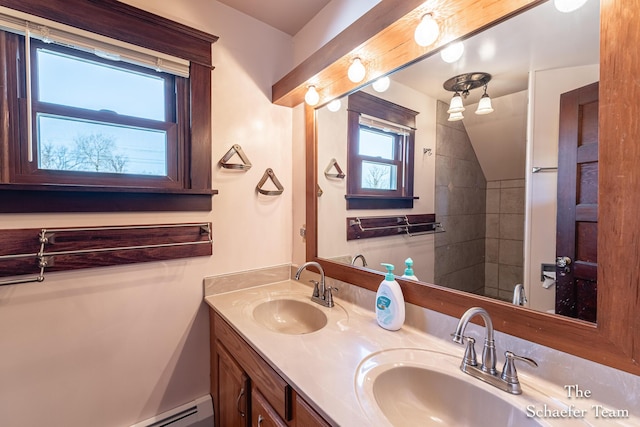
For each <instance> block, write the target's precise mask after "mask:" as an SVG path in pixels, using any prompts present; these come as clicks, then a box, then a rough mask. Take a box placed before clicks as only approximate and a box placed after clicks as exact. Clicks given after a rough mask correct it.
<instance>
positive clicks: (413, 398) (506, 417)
mask: <svg viewBox="0 0 640 427" xmlns="http://www.w3.org/2000/svg"><path fill="white" fill-rule="evenodd" d="M460 357H461V355H458V356H454V355H452V354H449V353H443V352H440V351H437V350H433V351H430V350H422V349H410V348H406V349H400V348H398V349H389V350H383V351H380V352H377V353H372V354H371V355H369V356H367V357H365V358H364V359H363V360H362V361H361V362H360V365H359V366H358V369H357V371H356V376H355V387H356V390H355V391H356V395H357V396H358V401H359V403H360V406H361V407H362V409H363V410H364V411H365V412H366V413H367V414H368V415H369V417H370V418H371V421H372V425H376V426H399V427H410V426H416V427H417V426H420V427H435V426H438V427H445V426H446V427H448V426H456V427H498V426H499V427H532V426H549V425H553V426H556V425H559V426H567V427H569V426H585V425H586V424H585V423H584V422H583V420H582V419H579V418H576V419H573V418H570V419H553V420H552V421H553V422H552V423H549V422H548V420H546V419H542V418H539V417H537V416H532V415H531V413H530V410H529V409H531V410H533V409H541V408H548V409H550V410H560V409H566V408H564V407H563V405H562V404H560V402H557V401H555V400H554V399H552V398H550V397H549V396H547V395H545V394H542V393H540V392H538V391H536V390H534V389H532V387H529V386H528V385H524V386H523V394H521V395H517V396H516V395H512V394H509V393H506V392H504V391H502V390H499V389H497V388H495V387H493V386H491V385H488V384H485V383H483V382H482V381H480V380H479V379H477V378H473V377H471V376H470V375H467V374H465V373H463V372H461V371H460V369H459V365H460Z"/></svg>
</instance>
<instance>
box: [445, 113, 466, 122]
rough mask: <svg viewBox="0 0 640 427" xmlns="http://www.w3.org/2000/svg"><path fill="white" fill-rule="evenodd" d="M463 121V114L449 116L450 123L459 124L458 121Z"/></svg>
mask: <svg viewBox="0 0 640 427" xmlns="http://www.w3.org/2000/svg"><path fill="white" fill-rule="evenodd" d="M462 119H464V116H463V115H462V113H461V112H458V113H451V114H449V118H448V119H447V120H448V121H450V122H457V121H458V120H462Z"/></svg>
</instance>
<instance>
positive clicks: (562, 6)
mask: <svg viewBox="0 0 640 427" xmlns="http://www.w3.org/2000/svg"><path fill="white" fill-rule="evenodd" d="M586 2H587V0H553V5H554V6H555V7H556V9H558V10H559V11H560V12H565V13H569V12H573V11H574V10H578V9H580V8H581V7H582V6H584V4H585V3H586Z"/></svg>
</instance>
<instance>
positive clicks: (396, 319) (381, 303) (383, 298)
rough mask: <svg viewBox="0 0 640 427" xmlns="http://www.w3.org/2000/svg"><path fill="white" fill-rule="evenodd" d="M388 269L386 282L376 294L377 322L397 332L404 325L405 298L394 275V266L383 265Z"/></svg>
mask: <svg viewBox="0 0 640 427" xmlns="http://www.w3.org/2000/svg"><path fill="white" fill-rule="evenodd" d="M382 265H383V266H384V267H385V268H386V269H387V274H386V275H385V277H384V280H383V281H382V282H381V283H380V286H379V287H378V292H377V293H376V320H377V321H378V324H379V325H380V326H381V327H383V328H385V329H388V330H390V331H397V330H398V329H400V328H401V327H402V325H403V324H404V296H403V295H402V289H401V288H400V285H399V284H398V282H396V280H395V277H394V275H393V269H394V266H393V265H392V264H382Z"/></svg>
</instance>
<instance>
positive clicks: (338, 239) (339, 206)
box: [318, 82, 436, 282]
mask: <svg viewBox="0 0 640 427" xmlns="http://www.w3.org/2000/svg"><path fill="white" fill-rule="evenodd" d="M365 91H366V92H368V93H370V94H372V95H374V96H377V97H379V98H384V99H386V100H388V101H390V102H393V103H395V104H398V105H401V106H403V107H405V108H409V109H412V110H414V111H418V112H419V114H418V115H417V116H416V128H417V130H416V137H415V155H414V166H415V170H414V195H415V196H418V197H419V199H417V200H415V201H414V207H413V209H407V210H402V211H398V210H397V209H395V210H385V209H376V210H362V209H356V210H347V209H346V203H345V198H344V195H345V194H346V188H347V185H346V184H347V180H346V179H343V180H336V179H328V178H326V177H325V176H324V170H325V168H326V167H327V165H328V164H329V162H330V160H331V159H332V158H335V159H336V160H337V162H338V164H339V165H340V167H341V169H342V170H343V171H344V172H345V174H346V175H347V176H348V175H349V170H348V168H347V150H346V147H347V112H346V104H347V98H343V99H342V104H343V105H342V107H341V109H340V111H337V112H335V113H332V112H330V111H329V110H328V109H326V108H322V109H320V110H319V111H318V123H319V126H318V183H319V185H320V187H321V188H322V190H323V192H324V193H323V195H322V196H321V197H320V198H318V253H319V254H320V255H321V256H322V257H323V258H340V257H346V261H347V262H349V260H350V259H351V258H352V257H353V256H355V255H356V254H359V253H360V254H363V255H364V256H365V258H366V259H367V263H368V267H369V268H372V269H374V270H379V271H384V268H383V267H382V266H381V265H380V263H381V262H385V263H391V264H394V265H395V267H396V269H395V273H396V274H397V275H399V276H400V275H402V273H403V271H404V260H405V259H406V258H408V257H411V258H412V259H413V260H414V262H415V265H414V270H415V275H416V276H417V277H418V278H420V280H423V281H428V282H432V281H433V277H434V262H435V259H434V236H433V235H422V236H415V237H409V236H406V235H405V236H389V237H383V238H373V239H362V240H351V241H347V240H346V218H347V217H354V216H365V217H366V216H378V215H398V213H402V214H413V215H415V214H429V213H434V212H435V206H434V205H435V190H434V189H435V158H436V156H435V145H436V143H435V129H436V100H435V99H432V98H429V97H427V96H426V95H424V94H422V93H420V92H417V91H415V90H413V89H411V88H409V87H407V86H403V85H400V84H398V83H396V82H392V84H391V87H390V88H389V90H388V91H386V92H384V93H382V94H380V93H376V92H375V91H372V90H371V89H370V88H366V89H365ZM423 148H431V149H432V153H434V155H432V156H428V155H425V154H424V153H423Z"/></svg>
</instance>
